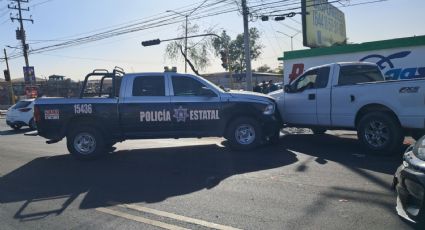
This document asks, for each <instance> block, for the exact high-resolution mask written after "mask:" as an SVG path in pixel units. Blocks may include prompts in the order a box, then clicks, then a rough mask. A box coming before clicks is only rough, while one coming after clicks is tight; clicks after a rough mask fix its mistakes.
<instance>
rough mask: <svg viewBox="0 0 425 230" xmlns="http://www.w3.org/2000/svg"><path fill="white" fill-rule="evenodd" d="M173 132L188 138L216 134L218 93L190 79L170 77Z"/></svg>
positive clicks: (219, 105) (217, 130)
mask: <svg viewBox="0 0 425 230" xmlns="http://www.w3.org/2000/svg"><path fill="white" fill-rule="evenodd" d="M170 88H171V89H172V94H173V96H172V97H171V107H172V120H173V126H174V129H175V130H176V131H178V132H182V133H185V134H187V135H188V136H197V135H200V134H202V135H208V134H211V135H214V134H216V133H217V132H220V128H219V127H221V126H220V118H221V112H220V110H221V100H220V95H219V93H218V92H215V91H214V90H213V89H211V88H209V87H208V85H206V84H204V83H203V82H201V81H199V80H198V79H196V78H195V77H192V76H182V75H171V87H170Z"/></svg>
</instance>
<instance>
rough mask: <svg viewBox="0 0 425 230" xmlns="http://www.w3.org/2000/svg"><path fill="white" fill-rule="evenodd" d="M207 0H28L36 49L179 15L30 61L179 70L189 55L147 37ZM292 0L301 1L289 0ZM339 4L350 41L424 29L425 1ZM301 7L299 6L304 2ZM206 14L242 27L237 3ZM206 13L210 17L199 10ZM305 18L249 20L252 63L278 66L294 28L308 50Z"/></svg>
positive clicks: (224, 25) (15, 73)
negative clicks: (175, 54) (257, 37)
mask: <svg viewBox="0 0 425 230" xmlns="http://www.w3.org/2000/svg"><path fill="white" fill-rule="evenodd" d="M204 1H205V0H194V1H189V0H174V1H172V0H124V1H118V0H115V1H113V0H89V1H87V0H86V1H82V0H29V3H25V4H23V6H25V7H27V6H29V7H30V11H29V12H26V11H23V15H24V17H25V18H29V17H30V16H31V18H32V19H33V20H34V24H32V23H31V22H28V21H27V22H24V27H25V30H26V34H27V39H28V43H29V46H30V50H32V49H37V48H40V47H44V46H47V45H53V44H57V43H60V42H64V41H66V40H67V39H71V38H78V37H83V36H87V35H90V34H93V33H96V32H101V31H104V30H105V29H111V28H115V27H113V26H117V25H121V26H123V25H127V24H128V23H129V22H132V23H136V22H140V21H141V20H148V19H153V18H157V19H158V18H159V19H160V18H162V17H163V18H164V19H165V18H167V17H168V18H169V17H174V19H173V20H172V21H171V22H175V23H174V24H170V25H166V26H162V27H156V28H151V29H147V30H142V31H138V32H133V33H128V34H124V35H121V36H116V37H112V38H108V39H104V40H101V41H96V42H91V43H86V44H83V45H79V46H73V47H69V48H66V49H58V50H54V51H49V52H45V53H39V54H30V56H29V63H30V66H34V68H35V74H36V76H37V77H39V78H47V77H48V76H50V75H53V74H58V75H64V76H66V77H69V78H71V79H73V80H81V79H83V78H84V76H85V75H86V74H87V73H89V72H91V71H92V70H93V69H109V70H111V69H112V68H114V67H115V66H120V67H122V68H124V69H125V70H126V72H160V71H163V68H164V66H176V67H177V68H178V71H179V72H184V60H170V59H167V58H166V57H165V48H166V45H167V43H166V42H163V43H161V44H160V45H157V46H151V47H143V46H141V44H140V43H141V41H144V40H151V39H156V38H160V39H167V38H174V37H178V36H179V34H180V33H181V32H182V31H181V30H179V27H181V26H182V23H183V22H182V21H183V20H184V17H183V16H179V15H175V14H174V15H173V13H166V11H167V10H174V11H177V12H179V11H182V10H185V9H193V8H196V7H197V6H199V5H200V4H202V3H203V2H204ZM247 1H248V5H249V6H257V8H256V9H257V10H259V11H258V12H260V13H261V12H265V10H266V9H265V8H264V9H262V8H261V7H259V6H258V5H261V4H264V3H270V2H278V3H277V4H279V2H282V4H285V3H284V2H285V1H277V0H274V1H273V0H247ZM368 1H371V0H350V1H342V2H344V4H347V2H351V4H355V3H361V2H368ZM214 2H218V0H206V2H205V3H204V5H205V4H210V3H214ZM238 2H240V0H228V1H224V3H223V4H221V5H217V7H219V9H221V11H231V9H238V5H237V3H238ZM286 2H296V1H295V0H287V1H286ZM298 2H299V1H298ZM10 3H11V1H9V0H0V48H2V49H3V48H6V50H7V52H8V54H9V56H12V55H13V54H16V53H18V52H19V50H17V49H16V48H9V47H7V46H10V47H19V46H20V43H19V41H18V40H16V37H15V30H16V28H17V27H18V22H17V21H15V22H11V20H10V19H9V14H10V13H11V12H13V15H15V13H16V11H13V10H10V9H8V8H7V5H8V4H10ZM334 5H335V6H337V7H338V8H340V9H341V10H342V11H343V12H344V14H345V21H346V31H347V37H348V39H349V40H348V41H349V42H350V43H361V42H368V41H378V40H385V39H393V38H401V37H410V36H415V35H416V36H419V35H425V26H424V25H423V23H424V22H425V14H423V11H424V9H425V1H424V0H387V1H382V2H376V3H373V4H364V5H357V6H350V7H343V5H342V4H339V3H334ZM251 9H253V8H251ZM261 10H263V11H261ZM294 11H299V9H296V10H294ZM211 12H213V11H211ZM289 12H290V11H288V12H287V13H289ZM201 13H203V14H201ZM207 14H208V12H207V11H204V12H202V10H200V12H196V11H195V12H194V13H193V16H190V17H189V21H190V23H192V24H197V25H198V26H199V27H200V29H201V32H202V31H204V30H209V29H212V30H213V31H215V32H216V33H220V32H221V31H222V30H226V32H227V33H228V34H229V35H230V36H231V37H232V38H235V37H236V35H237V34H240V33H243V21H242V16H241V14H240V13H239V12H238V11H237V10H235V11H232V12H229V13H225V14H219V15H209V16H208V17H207V16H206V15H207ZM200 15H202V16H203V17H199V16H200ZM180 21H181V22H180ZM300 22H301V16H300V15H296V16H295V17H293V18H291V19H286V20H284V21H274V20H269V21H267V22H263V21H261V20H258V19H256V18H252V20H251V21H250V22H249V26H250V27H256V28H258V30H259V31H260V33H261V44H262V45H263V46H264V49H263V53H262V55H261V56H260V58H259V59H258V60H256V61H253V62H252V66H253V67H254V68H257V67H259V66H261V65H265V64H266V65H268V66H270V67H271V68H276V67H278V65H279V61H278V60H277V59H278V57H281V56H282V55H283V52H284V51H289V50H290V49H291V39H290V38H289V37H287V36H285V35H283V34H281V33H279V32H278V31H280V32H283V33H286V34H288V35H295V34H297V35H296V36H295V37H294V39H293V45H294V50H297V49H306V47H303V45H302V35H301V34H299V33H298V31H301V29H302V28H301V23H300ZM198 40H200V39H198ZM195 41H196V40H195ZM2 53H3V52H2ZM2 53H1V54H2ZM0 56H3V55H0ZM209 57H210V60H211V64H210V65H209V66H208V67H207V68H206V69H205V70H203V71H201V72H202V73H212V72H222V71H223V68H222V67H221V61H220V58H219V57H215V56H214V55H213V53H210V55H209ZM0 65H1V67H0V68H3V69H5V68H6V65H5V63H4V62H0ZM9 65H10V69H11V76H12V79H13V78H21V77H23V73H22V72H23V71H22V66H24V65H25V62H24V58H23V57H18V58H15V59H12V60H10V62H9ZM189 72H191V71H189ZM1 77H3V76H1Z"/></svg>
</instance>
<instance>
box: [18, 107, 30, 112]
mask: <svg viewBox="0 0 425 230" xmlns="http://www.w3.org/2000/svg"><path fill="white" fill-rule="evenodd" d="M30 110H31V108H21V109H19V111H20V112H24V113H25V112H28V111H30Z"/></svg>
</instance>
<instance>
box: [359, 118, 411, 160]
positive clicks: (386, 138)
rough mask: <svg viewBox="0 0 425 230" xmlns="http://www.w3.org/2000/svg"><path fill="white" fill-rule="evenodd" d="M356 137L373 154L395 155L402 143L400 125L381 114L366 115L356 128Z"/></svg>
mask: <svg viewBox="0 0 425 230" xmlns="http://www.w3.org/2000/svg"><path fill="white" fill-rule="evenodd" d="M357 135H358V138H359V140H360V141H361V142H362V143H363V145H364V146H365V147H366V148H368V149H369V150H371V151H372V152H374V153H380V154H386V155H389V154H392V153H396V152H398V151H400V150H401V146H402V143H403V135H402V130H401V127H400V124H399V123H398V122H397V121H396V120H395V119H394V118H393V117H392V116H390V115H389V114H387V113H382V112H372V113H369V114H366V115H365V116H364V117H363V118H362V119H361V120H360V122H359V124H358V126H357Z"/></svg>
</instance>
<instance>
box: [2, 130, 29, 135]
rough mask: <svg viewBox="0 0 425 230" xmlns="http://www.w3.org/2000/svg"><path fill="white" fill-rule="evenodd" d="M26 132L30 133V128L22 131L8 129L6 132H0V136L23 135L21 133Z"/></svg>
mask: <svg viewBox="0 0 425 230" xmlns="http://www.w3.org/2000/svg"><path fill="white" fill-rule="evenodd" d="M28 131H31V129H30V128H22V129H18V130H14V129H12V128H10V129H8V130H0V136H9V135H16V134H23V133H26V132H28Z"/></svg>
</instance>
